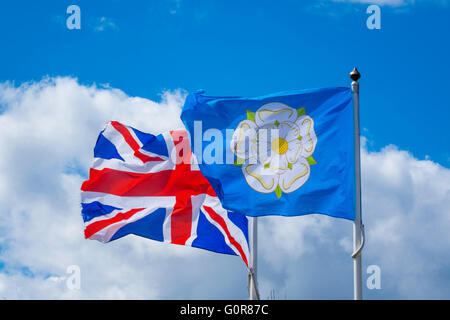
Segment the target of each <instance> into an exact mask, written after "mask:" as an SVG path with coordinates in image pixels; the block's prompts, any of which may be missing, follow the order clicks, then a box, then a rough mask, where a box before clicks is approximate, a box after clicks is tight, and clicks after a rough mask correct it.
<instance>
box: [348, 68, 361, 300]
mask: <svg viewBox="0 0 450 320" xmlns="http://www.w3.org/2000/svg"><path fill="white" fill-rule="evenodd" d="M360 77H361V75H360V73H359V72H358V70H357V69H356V68H354V69H353V71H352V72H351V73H350V78H351V79H352V80H353V82H352V92H353V107H354V126H355V137H354V139H355V141H354V143H355V195H356V201H355V221H354V224H353V254H352V258H353V285H354V287H353V295H354V299H355V300H361V299H362V266H361V251H362V248H363V246H364V225H363V223H362V219H361V154H360V132H359V82H358V80H359V78H360Z"/></svg>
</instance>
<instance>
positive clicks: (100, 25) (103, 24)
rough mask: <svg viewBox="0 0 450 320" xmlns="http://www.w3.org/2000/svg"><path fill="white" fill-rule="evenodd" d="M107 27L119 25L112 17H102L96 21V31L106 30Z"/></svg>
mask: <svg viewBox="0 0 450 320" xmlns="http://www.w3.org/2000/svg"><path fill="white" fill-rule="evenodd" d="M106 29H117V25H116V24H115V23H114V21H112V20H111V19H110V18H107V17H100V18H98V19H97V21H96V25H95V27H94V30H95V31H105V30H106Z"/></svg>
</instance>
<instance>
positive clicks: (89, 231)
mask: <svg viewBox="0 0 450 320" xmlns="http://www.w3.org/2000/svg"><path fill="white" fill-rule="evenodd" d="M142 210H144V208H141V209H132V210H130V211H127V212H119V213H117V214H116V215H115V216H114V217H112V218H110V219H105V220H100V221H96V222H93V223H91V224H90V225H88V226H87V227H86V228H85V229H84V237H85V238H86V239H88V238H90V237H91V236H92V235H94V234H96V233H97V232H99V231H100V230H102V229H104V228H106V227H108V226H110V225H111V224H113V223H116V222H119V221H122V220H127V219H129V218H131V217H132V216H133V215H134V214H136V213H138V212H139V211H142Z"/></svg>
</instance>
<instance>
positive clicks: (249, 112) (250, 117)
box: [247, 110, 255, 121]
mask: <svg viewBox="0 0 450 320" xmlns="http://www.w3.org/2000/svg"><path fill="white" fill-rule="evenodd" d="M247 120H252V121H255V113H254V112H251V111H250V110H247Z"/></svg>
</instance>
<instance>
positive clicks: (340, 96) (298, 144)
mask: <svg viewBox="0 0 450 320" xmlns="http://www.w3.org/2000/svg"><path fill="white" fill-rule="evenodd" d="M353 117H354V114H353V107H352V93H351V90H350V89H349V88H325V89H312V90H301V91H291V92H282V93H277V94H272V95H266V96H261V97H253V98H251V97H211V96H205V95H203V94H202V93H195V94H190V95H189V96H188V97H187V99H186V102H185V105H184V107H183V110H182V114H181V119H182V120H183V122H184V124H185V126H186V128H187V130H188V132H189V134H190V141H191V145H192V149H193V151H194V153H195V154H196V156H197V159H198V161H199V166H200V170H201V172H202V174H203V175H204V176H205V177H206V178H207V179H208V180H209V182H210V183H211V185H212V186H213V188H214V190H215V192H216V194H217V195H218V197H219V199H220V200H221V202H222V205H223V207H224V208H226V209H228V210H232V211H237V212H242V213H244V214H246V215H248V216H253V217H257V216H265V215H283V216H298V215H305V214H313V213H318V214H326V215H329V216H333V217H339V218H345V219H349V220H354V218H355V155H354V134H355V133H354V132H355V131H354V118H353Z"/></svg>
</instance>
